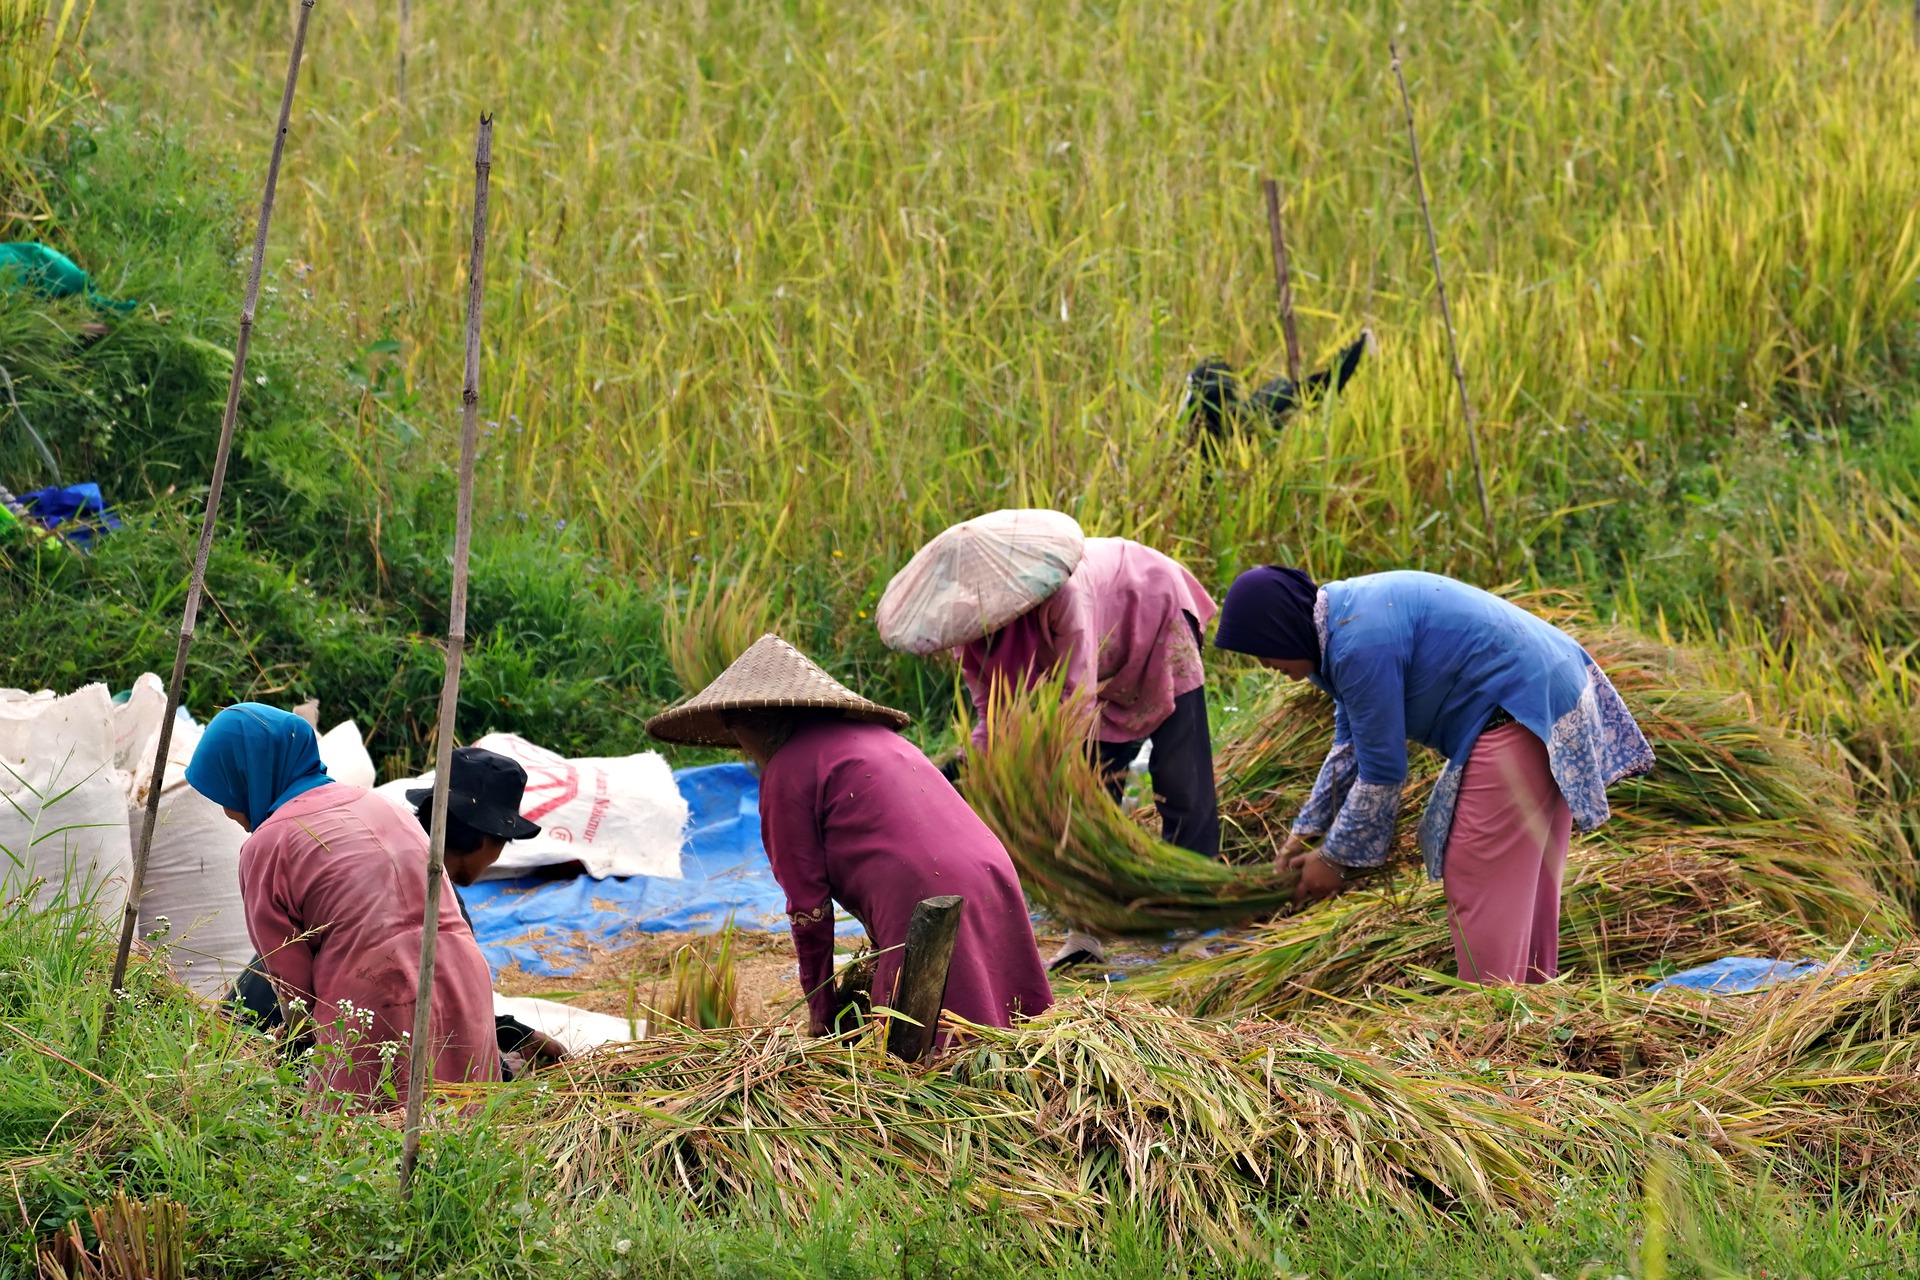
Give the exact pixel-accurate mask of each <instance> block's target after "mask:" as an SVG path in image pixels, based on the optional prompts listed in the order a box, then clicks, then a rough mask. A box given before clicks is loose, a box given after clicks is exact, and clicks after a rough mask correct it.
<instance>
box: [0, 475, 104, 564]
mask: <svg viewBox="0 0 1920 1280" xmlns="http://www.w3.org/2000/svg"><path fill="white" fill-rule="evenodd" d="M20 505H21V506H23V507H25V508H26V509H27V511H28V513H29V514H31V515H32V516H33V518H34V519H36V520H38V521H39V522H40V523H41V524H43V525H45V526H47V528H49V529H59V530H60V536H61V537H63V538H65V539H66V540H67V541H68V542H70V543H72V544H73V545H74V546H76V547H79V548H80V549H81V550H82V551H85V550H87V549H88V548H90V547H91V546H92V545H93V540H94V539H95V538H96V537H98V536H99V535H100V534H102V533H111V532H112V531H114V530H116V529H120V528H124V527H125V526H123V525H122V524H121V523H120V517H119V516H116V515H115V514H113V512H111V511H109V510H108V509H107V500H106V499H105V498H104V497H102V496H101V494H100V486H99V485H97V484H95V483H93V482H92V481H91V480H89V481H87V482H86V483H85V484H69V485H63V486H61V487H59V488H50V489H35V490H34V491H33V492H32V493H23V494H21V495H20ZM62 526H65V527H64V528H62Z"/></svg>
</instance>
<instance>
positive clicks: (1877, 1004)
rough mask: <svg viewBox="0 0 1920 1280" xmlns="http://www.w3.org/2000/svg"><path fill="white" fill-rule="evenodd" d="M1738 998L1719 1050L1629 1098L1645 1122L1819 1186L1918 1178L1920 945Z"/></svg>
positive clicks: (1890, 1183)
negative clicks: (1765, 1159) (1767, 1160)
mask: <svg viewBox="0 0 1920 1280" xmlns="http://www.w3.org/2000/svg"><path fill="white" fill-rule="evenodd" d="M1844 966H1845V960H1844V957H1843V958H1840V959H1838V960H1836V962H1835V963H1834V965H1833V966H1832V967H1831V969H1830V971H1829V972H1828V973H1826V974H1824V975H1822V976H1821V977H1819V978H1817V979H1802V980H1799V981H1796V982H1793V983H1790V984H1787V985H1784V986H1781V987H1778V988H1776V989H1774V990H1772V991H1769V992H1766V993H1764V994H1762V995H1760V996H1757V997H1749V998H1747V1000H1746V1002H1745V1003H1746V1008H1745V1010H1744V1018H1743V1020H1742V1022H1741V1023H1740V1024H1739V1025H1738V1026H1736V1027H1734V1028H1733V1029H1732V1030H1731V1031H1730V1032H1729V1033H1728V1034H1727V1035H1726V1036H1725V1037H1724V1038H1723V1039H1722V1040H1721V1041H1720V1042H1719V1043H1718V1044H1716V1045H1714V1046H1713V1047H1712V1048H1710V1049H1709V1050H1707V1051H1706V1052H1705V1053H1703V1054H1701V1055H1699V1056H1698V1057H1696V1058H1694V1059H1693V1060H1691V1061H1689V1062H1688V1063H1687V1064H1686V1067H1685V1069H1684V1070H1683V1071H1676V1072H1674V1073H1673V1074H1672V1076H1671V1077H1670V1078H1669V1079H1667V1080H1664V1081H1662V1082H1661V1083H1659V1084H1658V1085H1656V1086H1654V1087H1652V1088H1650V1089H1648V1090H1646V1091H1645V1092H1644V1093H1641V1094H1640V1095H1638V1096H1637V1097H1636V1098H1634V1099H1633V1103H1632V1105H1633V1108H1634V1110H1635V1111H1636V1112H1637V1113H1639V1114H1641V1115H1643V1116H1645V1117H1646V1118H1647V1119H1648V1121H1649V1123H1650V1124H1653V1125H1659V1126H1665V1127H1667V1128H1668V1129H1669V1131H1670V1132H1672V1133H1674V1134H1676V1135H1679V1136H1683V1137H1687V1138H1690V1139H1692V1140H1694V1141H1703V1142H1706V1143H1709V1144H1711V1145H1713V1146H1714V1147H1716V1148H1718V1149H1722V1150H1732V1151H1751V1152H1759V1153H1763V1154H1766V1155H1770V1156H1773V1157H1776V1158H1785V1159H1787V1160H1789V1161H1790V1162H1791V1163H1792V1164H1793V1165H1794V1166H1795V1167H1796V1172H1797V1173H1798V1174H1800V1175H1801V1176H1803V1177H1805V1178H1808V1179H1812V1180H1814V1181H1815V1184H1816V1185H1818V1184H1819V1183H1820V1182H1821V1181H1830V1182H1831V1184H1832V1185H1834V1186H1837V1187H1855V1186H1860V1185H1863V1184H1864V1185H1870V1186H1877V1187H1880V1188H1882V1189H1897V1190H1899V1191H1900V1192H1901V1193H1902V1194H1907V1193H1909V1192H1911V1190H1912V1187H1913V1185H1914V1182H1915V1180H1916V1179H1917V1178H1920V948H1915V947H1914V946H1911V945H1909V946H1906V947H1902V948H1900V949H1899V950H1897V951H1895V952H1892V953H1889V954H1887V955H1884V956H1881V957H1879V958H1878V959H1876V960H1874V961H1873V962H1872V963H1870V964H1868V965H1867V966H1866V967H1865V968H1864V969H1861V970H1860V971H1859V972H1856V973H1846V972H1844V971H1843V970H1844Z"/></svg>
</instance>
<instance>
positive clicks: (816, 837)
mask: <svg viewBox="0 0 1920 1280" xmlns="http://www.w3.org/2000/svg"><path fill="white" fill-rule="evenodd" d="M760 832H761V837H762V839H763V841H764V842H765V844H766V847H767V859H768V861H769V862H771V863H772V865H773V874H774V878H775V879H776V880H778V881H779V882H780V886H781V888H783V889H784V890H786V894H787V911H788V913H789V915H790V917H791V919H792V924H793V943H794V949H795V950H796V951H797V952H798V953H799V958H800V986H801V989H802V990H803V991H804V992H805V993H806V994H807V1006H808V1010H809V1012H810V1014H811V1017H812V1021H813V1022H814V1023H815V1024H816V1025H825V1024H828V1023H830V1022H831V1021H832V1019H833V1015H834V1014H835V1013H836V1012H837V1010H834V1009H833V1008H832V1002H833V997H832V993H833V985H832V978H833V904H834V903H835V902H836V901H837V902H839V903H840V905H841V906H843V907H845V908H846V909H847V910H848V911H850V912H852V913H853V915H854V916H855V917H856V918H857V919H858V920H859V921H860V923H861V926H862V927H863V928H864V929H865V930H866V934H867V939H868V941H869V942H870V943H871V944H872V945H873V948H874V950H875V951H876V952H878V953H880V954H879V963H878V965H877V966H876V968H875V971H874V975H873V986H872V993H873V1003H874V1005H876V1006H880V1005H886V1004H888V1003H889V1001H890V1000H891V999H892V996H893V989H894V982H895V980H896V979H897V978H898V976H899V973H900V961H901V946H902V944H904V943H905V942H906V938H907V921H908V919H909V918H910V917H911V916H912V914H913V908H914V907H915V905H916V904H918V903H919V902H920V901H922V900H923V899H926V898H935V897H939V896H941V895H942V894H950V893H953V894H959V895H960V896H961V897H962V898H964V899H966V905H965V906H964V907H962V908H961V912H960V936H959V939H958V940H957V941H956V942H955V943H954V948H953V964H952V968H951V969H950V970H949V971H948V977H947V993H946V999H945V1001H944V1002H943V1008H945V1009H946V1010H948V1011H950V1012H952V1013H954V1014H957V1015H959V1016H960V1017H962V1018H966V1019H967V1020H969V1021H971V1022H977V1023H981V1024H983V1025H986V1026H997V1027H1005V1026H1010V1025H1012V1021H1013V1016H1014V1015H1015V1014H1021V1015H1025V1016H1028V1017H1031V1016H1033V1015H1035V1014H1038V1013H1040V1012H1042V1011H1044V1010H1045V1009H1046V1008H1048V1007H1049V1006H1050V1005H1051V1004H1052V1003H1053V992H1052V990H1051V989H1050V988H1049V987H1048V986H1047V975H1046V972H1045V969H1044V967H1043V966H1042V965H1041V963H1040V950H1039V947H1038V946H1037V945H1036V944H1035V943H1034V940H1033V923H1032V921H1031V920H1030V919H1029V918H1028V916H1027V904H1026V899H1025V898H1024V897H1023V896H1022V895H1021V892H1020V879H1019V876H1018V875H1017V874H1016V873H1015V871H1014V869H1013V862H1012V860H1011V859H1010V858H1008V857H1007V851H1006V850H1005V849H1004V848H1002V847H1001V844H1000V841H999V840H998V839H996V838H995V837H994V834H993V832H991V831H989V830H988V829H987V826H986V824H985V823H983V822H981V821H980V819H979V817H978V816H977V815H976V814H975V813H974V812H973V810H972V809H970V808H968V807H967V803H966V801H964V800H962V799H961V798H960V794H959V793H958V792H957V791H955V790H954V789H953V787H952V785H951V784H950V783H948V782H947V780H946V779H945V778H943V777H941V776H940V771H939V770H938V769H937V768H935V767H934V765H933V762H932V761H930V760H928V759H927V758H926V756H924V755H922V754H921V752H920V749H919V748H918V747H916V746H914V745H913V744H912V743H911V742H909V741H907V740H906V739H905V738H903V737H901V736H900V735H899V734H897V733H895V732H894V731H893V730H891V729H888V728H886V727H884V726H882V725H874V724H859V723H855V722H853V721H850V720H814V721H810V722H806V723H802V724H801V725H800V727H799V728H798V729H797V730H796V731H795V732H794V735H793V737H792V738H791V739H789V740H788V741H787V743H786V744H785V745H784V746H782V747H781V748H780V749H779V750H778V751H776V752H775V753H774V755H773V758H772V759H771V760H770V761H768V762H767V766H766V768H765V769H764V770H763V771H762V773H761V778H760Z"/></svg>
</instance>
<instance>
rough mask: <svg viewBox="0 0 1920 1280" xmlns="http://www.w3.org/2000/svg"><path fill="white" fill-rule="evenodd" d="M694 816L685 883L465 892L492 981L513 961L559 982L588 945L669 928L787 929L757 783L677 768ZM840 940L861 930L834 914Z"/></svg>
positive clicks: (734, 770)
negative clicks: (762, 829) (763, 827)
mask: <svg viewBox="0 0 1920 1280" xmlns="http://www.w3.org/2000/svg"><path fill="white" fill-rule="evenodd" d="M673 778H674V781H675V782H676V783H677V784H678V785H679V787H680V794H681V795H683V796H685V797H686V798H687V805H688V807H689V808H690V809H691V810H692V813H691V816H690V817H689V818H688V820H687V839H686V844H685V846H684V847H683V848H682V850H681V853H680V870H681V874H682V875H683V876H684V877H685V878H684V879H680V880H667V879H663V878H661V877H659V876H627V877H624V878H609V879H606V880H594V879H592V878H591V877H588V876H579V877H577V878H575V879H571V880H538V879H524V880H483V881H482V882H480V883H479V884H476V885H474V886H473V887H472V888H470V889H462V890H461V891H460V896H461V897H462V898H464V899H465V900H466V903H467V909H468V910H469V911H470V912H472V913H473V931H474V935H475V936H476V937H477V938H478V939H479V942H480V950H481V951H482V952H483V953H485V955H486V957H487V963H488V964H489V965H491V966H492V967H493V971H494V972H495V973H496V974H497V973H499V972H500V970H502V969H504V968H506V967H507V966H509V965H512V964H518V965H519V966H520V967H521V968H522V969H523V970H525V971H526V972H528V973H540V974H547V975H549V976H557V975H564V974H568V973H571V972H573V970H574V969H576V968H578V967H579V966H580V965H581V964H583V963H584V962H585V961H586V960H587V957H588V948H589V947H591V946H600V947H618V946H620V945H622V944H623V943H624V942H625V941H628V940H630V939H631V938H632V937H633V935H635V934H640V933H662V932H666V931H669V930H674V931H687V932H713V931H716V930H718V929H720V928H721V927H723V926H724V925H725V924H726V923H727V918H728V917H729V916H731V917H732V918H733V923H734V927H735V928H739V929H764V930H768V931H775V930H784V929H785V928H786V927H787V895H786V893H785V892H784V891H783V890H782V889H781V888H780V885H779V884H778V883H777V882H776V881H775V880H774V878H773V868H772V867H771V866H770V865H769V864H768V862H767V851H766V848H765V847H764V846H763V845H762V844H761V843H760V780H759V779H758V778H757V777H756V776H755V775H754V772H753V770H751V769H749V768H748V767H747V766H745V765H741V764H716V765H708V766H706V767H704V768H699V769H681V770H679V771H677V772H676V773H675V774H674V775H673ZM838 932H839V933H841V934H857V933H859V932H860V924H859V922H858V921H856V920H854V919H852V918H851V917H849V916H847V915H845V914H844V913H842V914H841V918H840V921H839V925H838Z"/></svg>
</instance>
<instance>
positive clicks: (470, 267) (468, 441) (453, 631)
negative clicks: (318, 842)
mask: <svg viewBox="0 0 1920 1280" xmlns="http://www.w3.org/2000/svg"><path fill="white" fill-rule="evenodd" d="M492 168H493V117H492V116H490V115H483V116H481V117H480V135H479V138H478V139H477V140H476V141H475V143H474V148H473V256H472V257H471V258H470V259H469V260H468V264H467V377H466V384H465V385H464V387H462V389H461V392H460V498H459V505H458V507H457V508H456V512H457V514H456V515H455V517H454V526H453V600H452V602H451V603H450V604H449V605H448V607H447V670H446V678H445V679H444V680H443V681H442V683H441V685H440V724H439V728H438V730H437V741H436V742H435V744H434V746H435V750H434V766H433V834H432V835H431V836H430V837H429V839H428V841H427V902H426V910H425V912H424V916H423V919H422V921H421V930H420V985H419V987H418V989H417V991H416V992H415V995H414V999H413V1039H412V1041H411V1043H410V1044H409V1046H408V1048H409V1053H408V1055H407V1131H406V1137H405V1138H404V1139H403V1140H402V1143H401V1147H400V1189H401V1191H402V1193H403V1194H404V1193H407V1192H409V1191H410V1190H411V1189H412V1184H413V1167H414V1164H415V1162H416V1161H417V1160H418V1159H419V1157H420V1113H421V1104H422V1100H423V1095H424V1094H425V1093H426V1078H427V1060H428V1058H429V1057H431V1056H432V1055H431V1049H432V1046H430V1045H429V1044H428V1043H427V1035H428V1019H429V1016H430V1015H431V1013H432V1011H433V960H434V952H435V949H436V947H437V945H438V943H439V940H440V886H441V884H442V882H444V881H445V879H446V873H445V872H446V859H447V787H448V784H449V782H450V781H451V780H452V777H453V729H454V723H453V722H454V713H455V711H456V709H457V708H458V706H459V703H460V663H461V659H462V658H463V657H464V656H465V653H466V645H467V553H468V550H469V548H470V547H471V545H472V543H473V459H474V453H475V452H476V450H477V448H478V444H479V439H480V300H481V297H482V294H483V293H484V292H485V281H486V270H485V268H486V256H487V180H488V177H489V176H490V174H491V171H492Z"/></svg>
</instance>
